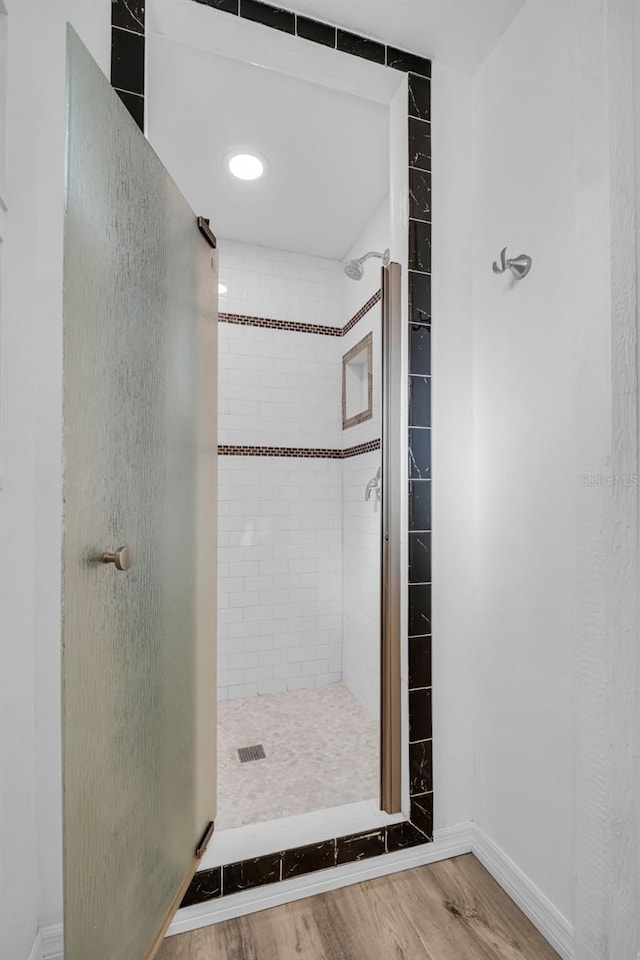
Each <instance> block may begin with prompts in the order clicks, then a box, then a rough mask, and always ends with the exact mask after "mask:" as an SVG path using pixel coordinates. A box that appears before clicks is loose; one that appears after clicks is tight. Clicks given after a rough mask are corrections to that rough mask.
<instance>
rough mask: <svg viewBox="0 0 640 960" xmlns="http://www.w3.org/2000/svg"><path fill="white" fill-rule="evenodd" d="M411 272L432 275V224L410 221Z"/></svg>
mask: <svg viewBox="0 0 640 960" xmlns="http://www.w3.org/2000/svg"><path fill="white" fill-rule="evenodd" d="M409 270H415V271H417V272H418V273H431V224H430V223H424V222H423V221H422V220H409Z"/></svg>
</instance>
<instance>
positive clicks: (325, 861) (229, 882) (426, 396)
mask: <svg viewBox="0 0 640 960" xmlns="http://www.w3.org/2000/svg"><path fill="white" fill-rule="evenodd" d="M195 2H196V3H201V4H204V5H206V6H209V7H212V8H214V9H217V10H219V11H222V12H224V13H228V14H232V15H234V16H239V17H244V18H245V19H247V20H251V21H253V22H256V23H262V24H264V25H265V26H268V27H271V28H273V29H275V30H280V31H283V32H285V33H288V34H290V35H292V36H297V37H299V38H301V39H304V40H307V41H310V42H312V43H318V44H321V45H322V46H326V47H331V48H333V49H335V50H340V51H342V52H343V53H345V54H348V55H351V56H356V57H363V58H365V59H367V60H370V61H373V62H376V63H380V64H383V65H385V66H386V67H388V68H392V69H395V70H400V71H403V72H405V73H407V74H408V91H409V96H408V104H407V114H408V122H409V132H408V150H409V170H408V176H409V196H408V198H407V200H408V203H409V236H408V251H409V275H408V284H409V383H408V389H409V490H408V496H409V540H410V547H409V554H410V556H409V651H410V669H409V684H408V685H409V730H410V735H409V741H410V742H409V768H410V769H409V780H410V790H409V792H410V797H411V809H410V820H407V821H404V822H402V823H398V824H394V825H393V826H390V827H386V828H385V829H384V830H383V831H373V833H362V834H356V835H354V836H350V837H337V838H334V839H333V840H327V841H325V842H324V843H321V844H315V845H312V846H311V847H299V848H296V849H293V850H286V851H281V852H280V853H276V854H273V855H271V856H267V857H258V858H257V859H255V860H249V861H243V862H241V863H237V864H227V865H225V866H223V867H217V868H216V869H215V870H204V871H201V872H199V873H197V874H196V876H195V877H194V879H193V881H192V883H191V886H190V887H189V890H188V891H187V894H186V896H185V898H184V900H183V903H182V906H189V905H191V904H193V903H201V902H203V901H205V900H211V899H215V898H216V897H220V896H224V895H225V894H228V893H233V892H237V891H238V890H247V889H251V888H252V887H254V886H260V885H262V884H266V883H276V882H279V881H280V880H282V879H285V878H286V877H293V876H297V875H300V874H302V873H307V872H311V871H315V870H323V869H326V868H328V867H332V866H336V865H338V863H349V862H353V861H354V860H359V859H362V858H363V857H365V856H378V855H383V854H384V853H392V852H394V851H397V850H401V849H403V848H405V847H411V846H415V845H417V844H423V843H426V842H427V841H429V840H431V839H432V837H433V783H432V764H431V753H432V751H431V744H432V740H431V733H432V730H431V632H432V631H431V483H432V472H431V442H430V440H431V433H430V428H431V401H430V396H431V216H432V207H431V80H430V78H431V62H430V61H429V60H427V59H425V58H424V57H420V56H417V55H416V54H412V53H409V52H407V51H404V50H398V49H397V48H395V47H392V46H390V45H387V44H384V43H382V42H380V41H377V40H373V39H371V38H369V37H362V36H360V35H358V34H354V33H351V32H350V31H347V30H343V29H340V28H339V27H336V26H334V25H332V24H328V23H324V22H323V21H320V20H315V19H312V18H310V17H304V16H302V15H299V14H296V13H294V12H292V11H290V10H286V9H283V8H281V7H275V6H272V5H271V4H267V3H261V2H258V0H195ZM144 23H145V5H144V0H112V30H111V82H112V85H113V86H114V87H115V88H116V90H117V92H118V94H119V96H120V97H121V99H122V101H123V102H124V103H125V105H126V106H127V108H128V109H129V111H130V112H131V114H132V115H133V117H134V119H135V121H136V123H137V124H138V125H139V126H140V128H141V129H142V128H143V123H144V97H145V90H144V63H145V59H144V58H145V39H144V38H145V28H144ZM368 309H370V307H369V308H368ZM225 319H227V322H234V321H231V320H229V319H228V318H225ZM249 319H252V318H249ZM253 319H254V320H255V319H264V318H253ZM235 322H243V321H242V319H241V318H239V319H238V320H236V321H235ZM276 322H277V321H276ZM349 322H350V323H351V322H352V321H349ZM353 322H354V323H356V322H357V320H355V321H353ZM347 327H348V324H347V326H346V327H345V328H343V330H342V331H340V332H338V331H339V328H328V330H331V331H333V330H334V329H335V331H336V332H335V333H334V332H331V333H329V335H330V336H340V335H344V333H345V332H348V329H347ZM279 328H280V329H285V328H281V327H279ZM305 332H307V331H305ZM308 332H313V333H317V332H318V329H317V328H316V329H314V330H311V331H308ZM372 442H376V441H372ZM378 443H379V441H378ZM360 446H366V445H360ZM222 449H223V450H224V449H225V448H222ZM228 449H236V448H228ZM265 449H269V448H265ZM271 449H275V448H271ZM352 449H355V448H352ZM363 452H364V451H363ZM335 453H336V454H337V453H338V451H335ZM330 454H331V455H333V452H332V451H330ZM339 454H340V457H342V456H350V455H354V456H355V453H354V454H350V453H349V451H340V452H339ZM246 455H247V456H248V455H254V454H246ZM307 455H308V454H307ZM425 578H426V579H425ZM381 834H384V850H382V840H381V836H380V835H381Z"/></svg>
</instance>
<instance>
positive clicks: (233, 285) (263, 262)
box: [218, 240, 364, 327]
mask: <svg viewBox="0 0 640 960" xmlns="http://www.w3.org/2000/svg"><path fill="white" fill-rule="evenodd" d="M218 276H219V278H220V283H223V284H224V285H225V287H226V288H227V293H226V294H224V295H223V296H221V297H220V311H221V312H223V313H239V314H241V315H243V316H250V317H268V318H269V319H270V320H292V321H294V322H297V323H315V324H319V325H321V326H322V325H325V326H336V327H338V326H342V324H343V319H342V313H343V309H342V276H343V274H342V265H341V263H340V262H339V261H338V260H327V259H325V258H323V257H311V256H307V255H306V254H301V253H288V252H287V251H285V250H271V249H269V248H268V247H259V246H256V245H254V244H249V243H238V242H237V241H235V240H221V241H220V242H219V249H218ZM363 302H364V301H363Z"/></svg>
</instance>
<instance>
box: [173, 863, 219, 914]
mask: <svg viewBox="0 0 640 960" xmlns="http://www.w3.org/2000/svg"><path fill="white" fill-rule="evenodd" d="M221 896H222V867H214V868H213V870H199V871H198V873H196V874H194V877H193V880H192V881H191V883H190V884H189V887H188V888H187V892H186V893H185V895H184V897H183V898H182V902H181V904H180V907H192V906H193V904H194V903H204V902H205V901H206V900H215V899H217V897H221Z"/></svg>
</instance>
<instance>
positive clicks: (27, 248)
mask: <svg viewBox="0 0 640 960" xmlns="http://www.w3.org/2000/svg"><path fill="white" fill-rule="evenodd" d="M6 6H7V9H8V14H9V32H10V37H9V91H8V97H9V100H8V124H7V190H6V200H7V205H8V208H9V209H8V214H7V235H6V238H5V239H6V246H5V247H4V263H3V274H4V280H5V286H4V289H3V304H2V307H3V309H2V358H3V360H2V398H1V404H0V406H1V410H2V422H1V441H2V473H3V490H2V523H3V530H2V544H3V548H2V549H3V556H2V584H1V587H2V629H1V635H2V643H3V651H2V675H3V681H4V683H6V684H9V690H5V689H4V687H3V691H2V703H3V714H2V717H1V721H2V722H1V725H0V741H1V743H2V772H1V781H2V788H3V794H2V816H1V817H0V830H1V831H2V855H1V857H0V863H1V870H2V895H1V897H0V911H1V919H0V927H1V928H2V930H3V938H4V939H3V951H4V953H3V955H6V956H7V957H12V958H13V957H16V958H17V957H20V958H22V957H26V956H28V955H29V952H30V950H31V946H32V943H33V938H34V935H35V930H36V925H37V922H38V920H40V922H41V923H43V924H48V923H53V922H58V921H59V920H60V917H61V914H62V898H61V883H62V869H61V814H60V769H61V764H60V682H59V677H60V665H59V656H60V587H59V584H60V497H61V472H60V463H61V412H62V410H61V366H62V352H61V342H62V319H61V318H62V311H61V307H62V223H63V188H64V76H65V23H66V21H67V20H69V21H71V22H72V23H73V25H74V27H75V29H76V30H77V31H78V33H79V34H80V36H81V37H82V39H83V40H84V41H85V43H87V44H88V46H89V48H90V50H91V51H92V53H93V54H94V56H96V57H97V59H98V61H99V63H100V65H101V66H102V68H103V69H104V70H105V71H108V65H109V49H110V36H109V22H110V4H109V2H108V0H96V2H92V3H91V4H87V3H84V2H82V0H65V2H62V0H33V2H30V3H20V2H16V0H7V4H6ZM34 683H35V690H34ZM34 749H35V769H34ZM34 782H35V786H34ZM36 829H37V838H38V842H37V845H36Z"/></svg>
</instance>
